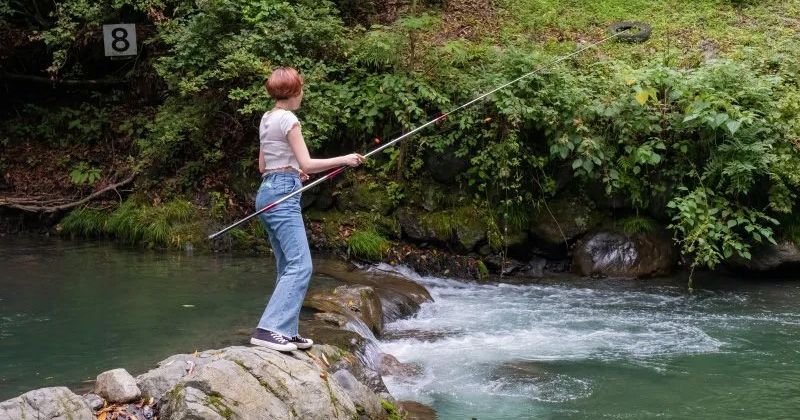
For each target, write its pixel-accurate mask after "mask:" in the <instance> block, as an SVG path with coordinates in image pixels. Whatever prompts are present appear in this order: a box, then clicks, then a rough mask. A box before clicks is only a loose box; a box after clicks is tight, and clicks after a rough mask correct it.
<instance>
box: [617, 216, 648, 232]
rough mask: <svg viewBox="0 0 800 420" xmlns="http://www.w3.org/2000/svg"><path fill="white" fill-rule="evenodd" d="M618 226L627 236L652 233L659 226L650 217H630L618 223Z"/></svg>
mask: <svg viewBox="0 0 800 420" xmlns="http://www.w3.org/2000/svg"><path fill="white" fill-rule="evenodd" d="M616 225H617V226H618V227H619V229H621V230H622V232H624V233H625V234H626V235H639V234H645V233H651V232H654V231H655V230H656V227H657V226H658V224H657V223H656V222H655V221H654V220H653V219H651V218H649V217H642V216H630V217H625V218H622V219H620V220H617V221H616Z"/></svg>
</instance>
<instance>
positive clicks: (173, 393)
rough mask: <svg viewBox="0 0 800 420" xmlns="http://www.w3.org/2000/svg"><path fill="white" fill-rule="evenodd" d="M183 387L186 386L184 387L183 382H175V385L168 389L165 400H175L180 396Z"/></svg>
mask: <svg viewBox="0 0 800 420" xmlns="http://www.w3.org/2000/svg"><path fill="white" fill-rule="evenodd" d="M185 388H186V387H185V386H184V385H183V384H177V385H175V386H174V387H172V389H170V390H169V391H167V400H168V401H174V400H177V399H178V398H180V397H181V395H182V394H183V390H184V389H185Z"/></svg>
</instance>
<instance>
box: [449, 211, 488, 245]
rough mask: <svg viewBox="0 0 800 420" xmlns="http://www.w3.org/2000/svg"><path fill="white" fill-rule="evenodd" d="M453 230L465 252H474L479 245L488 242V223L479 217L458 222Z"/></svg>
mask: <svg viewBox="0 0 800 420" xmlns="http://www.w3.org/2000/svg"><path fill="white" fill-rule="evenodd" d="M453 230H455V237H456V241H457V242H458V246H459V248H460V249H461V251H463V252H469V251H472V250H473V249H475V246H476V245H478V243H480V242H483V241H485V240H486V230H487V226H486V223H485V222H484V221H483V219H482V218H480V217H477V216H476V217H472V218H467V219H466V220H460V221H458V222H457V223H456V224H455V226H454V227H453Z"/></svg>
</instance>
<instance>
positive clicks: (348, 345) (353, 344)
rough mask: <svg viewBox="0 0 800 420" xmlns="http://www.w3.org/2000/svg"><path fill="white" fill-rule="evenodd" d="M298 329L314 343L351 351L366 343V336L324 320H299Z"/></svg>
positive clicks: (359, 349) (357, 350) (360, 348)
mask: <svg viewBox="0 0 800 420" xmlns="http://www.w3.org/2000/svg"><path fill="white" fill-rule="evenodd" d="M340 316H341V315H340ZM300 331H301V332H302V334H303V336H304V337H308V338H310V339H312V340H314V342H315V343H325V344H330V345H332V346H336V347H339V348H341V349H344V350H347V351H351V352H359V351H363V350H364V348H365V347H366V345H367V341H366V338H364V337H362V336H360V335H359V334H358V333H356V332H355V331H350V330H346V329H344V328H342V327H338V326H333V325H330V324H328V323H326V322H325V321H319V320H301V321H300Z"/></svg>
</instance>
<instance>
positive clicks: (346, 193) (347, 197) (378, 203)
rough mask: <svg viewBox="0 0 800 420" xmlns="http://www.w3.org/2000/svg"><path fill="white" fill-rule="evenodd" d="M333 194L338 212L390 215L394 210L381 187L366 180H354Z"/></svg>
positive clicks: (391, 202)
mask: <svg viewBox="0 0 800 420" xmlns="http://www.w3.org/2000/svg"><path fill="white" fill-rule="evenodd" d="M348 184H349V185H347V184H344V185H341V186H340V188H339V189H338V190H337V191H336V192H334V196H335V197H336V208H337V209H339V210H340V211H348V210H356V211H370V212H377V213H379V214H382V215H386V214H389V213H391V211H392V210H394V208H395V204H394V203H393V201H392V199H391V197H389V194H388V192H387V190H386V188H384V187H383V186H382V185H380V184H378V183H376V182H373V181H369V180H366V179H354V180H353V181H352V183H348Z"/></svg>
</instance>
